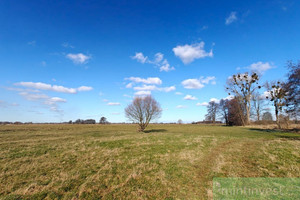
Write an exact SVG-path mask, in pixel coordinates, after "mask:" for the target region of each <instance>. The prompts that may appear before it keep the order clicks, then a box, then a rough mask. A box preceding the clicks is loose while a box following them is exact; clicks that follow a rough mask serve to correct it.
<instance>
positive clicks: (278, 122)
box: [275, 106, 281, 129]
mask: <svg viewBox="0 0 300 200" xmlns="http://www.w3.org/2000/svg"><path fill="white" fill-rule="evenodd" d="M275 117H276V124H277V126H278V128H279V129H281V125H280V121H279V117H278V107H277V106H275Z"/></svg>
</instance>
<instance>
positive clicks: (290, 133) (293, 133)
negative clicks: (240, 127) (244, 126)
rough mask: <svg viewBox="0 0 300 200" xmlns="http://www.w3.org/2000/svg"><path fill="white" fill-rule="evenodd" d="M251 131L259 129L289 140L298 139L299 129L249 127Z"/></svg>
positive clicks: (299, 138) (299, 136)
mask: <svg viewBox="0 0 300 200" xmlns="http://www.w3.org/2000/svg"><path fill="white" fill-rule="evenodd" d="M249 130H252V131H261V132H268V133H271V134H272V135H273V136H275V137H279V138H284V139H289V140H300V132H299V131H300V130H299V129H297V128H295V129H288V130H278V129H260V128H249Z"/></svg>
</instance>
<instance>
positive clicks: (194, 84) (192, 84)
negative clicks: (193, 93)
mask: <svg viewBox="0 0 300 200" xmlns="http://www.w3.org/2000/svg"><path fill="white" fill-rule="evenodd" d="M181 84H182V85H183V87H184V88H186V89H200V88H203V87H204V85H203V84H202V83H200V80H199V79H186V80H184V81H182V82H181Z"/></svg>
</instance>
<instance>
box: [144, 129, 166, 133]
mask: <svg viewBox="0 0 300 200" xmlns="http://www.w3.org/2000/svg"><path fill="white" fill-rule="evenodd" d="M166 131H167V130H166V129H150V130H145V131H144V133H157V132H166Z"/></svg>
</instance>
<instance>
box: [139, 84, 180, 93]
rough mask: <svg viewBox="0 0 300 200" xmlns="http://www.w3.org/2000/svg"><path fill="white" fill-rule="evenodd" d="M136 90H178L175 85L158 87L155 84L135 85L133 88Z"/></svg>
mask: <svg viewBox="0 0 300 200" xmlns="http://www.w3.org/2000/svg"><path fill="white" fill-rule="evenodd" d="M133 89H134V90H137V91H142V90H143V91H154V90H156V91H162V92H171V91H173V90H176V87H175V86H170V87H163V88H160V87H156V86H155V85H143V86H139V87H134V88H133Z"/></svg>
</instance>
